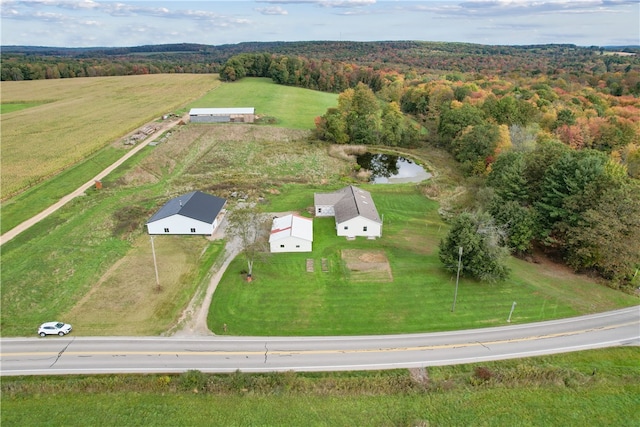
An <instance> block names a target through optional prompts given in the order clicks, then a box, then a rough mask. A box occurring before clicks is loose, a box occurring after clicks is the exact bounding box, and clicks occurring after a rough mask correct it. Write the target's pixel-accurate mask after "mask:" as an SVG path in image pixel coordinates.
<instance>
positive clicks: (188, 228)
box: [147, 215, 218, 235]
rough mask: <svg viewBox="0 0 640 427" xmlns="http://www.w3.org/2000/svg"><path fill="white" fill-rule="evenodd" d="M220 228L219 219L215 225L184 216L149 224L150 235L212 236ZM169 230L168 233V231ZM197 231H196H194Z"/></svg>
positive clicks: (174, 216) (170, 217)
mask: <svg viewBox="0 0 640 427" xmlns="http://www.w3.org/2000/svg"><path fill="white" fill-rule="evenodd" d="M217 226H218V219H217V218H216V219H215V220H214V221H213V224H207V223H206V222H202V221H198V220H196V219H193V218H188V217H185V216H182V215H172V216H169V217H166V218H162V219H159V220H158V221H154V222H151V223H148V224H147V230H148V232H149V234H203V235H211V234H213V230H215V229H216V227H217ZM167 230H168V231H167ZM194 230H195V231H194Z"/></svg>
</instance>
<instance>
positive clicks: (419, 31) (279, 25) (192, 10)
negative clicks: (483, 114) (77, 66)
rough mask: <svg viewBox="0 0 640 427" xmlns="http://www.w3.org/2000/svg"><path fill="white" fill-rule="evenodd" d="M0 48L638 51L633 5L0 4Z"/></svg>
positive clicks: (478, 1)
mask: <svg viewBox="0 0 640 427" xmlns="http://www.w3.org/2000/svg"><path fill="white" fill-rule="evenodd" d="M0 7H1V9H0V11H1V21H0V24H1V27H2V30H1V33H0V35H1V40H0V45H3V46H10V45H23V46H54V47H126V46H140V45H155V44H165V43H201V44H207V45H221V44H236V43H241V42H251V41H310V40H343V41H388V40H421V41H444V42H468V43H479V44H489V45H528V44H548V43H570V44H576V45H579V46H620V45H640V0H463V1H460V0H422V1H419V0H417V1H395V0H255V1H250V0H240V1H214V0H207V1H204V0H201V1H198V0H195V1H188V0H187V1H177V0H174V1H152V0H135V1H131V0H120V1H101V0H24V1H19V0H0Z"/></svg>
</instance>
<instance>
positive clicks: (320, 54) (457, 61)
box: [0, 41, 640, 80]
mask: <svg viewBox="0 0 640 427" xmlns="http://www.w3.org/2000/svg"><path fill="white" fill-rule="evenodd" d="M1 49H2V50H1V55H0V57H1V60H2V80H33V79H42V78H67V77H77V76H82V77H85V76H94V75H114V73H115V74H116V75H122V74H144V73H184V72H188V73H211V72H218V71H219V69H220V66H221V65H222V64H224V63H225V62H226V61H227V60H228V59H229V58H231V57H232V56H234V55H239V54H244V53H269V54H272V55H285V56H293V57H304V58H308V59H313V60H330V61H339V62H344V63H351V64H356V65H361V66H369V67H374V68H376V69H380V68H384V69H394V70H397V71H400V72H406V71H408V70H413V71H416V72H418V73H424V72H435V73H443V72H459V73H483V74H504V73H510V72H522V73H524V74H529V75H534V74H545V73H548V72H551V71H553V70H558V69H565V70H566V69H569V70H575V71H576V72H583V71H584V69H585V68H586V67H587V66H591V64H590V63H593V65H592V68H593V67H595V66H596V65H597V64H596V62H597V60H596V58H597V57H598V56H602V55H604V54H605V53H607V52H624V53H626V54H627V55H625V56H624V59H619V58H618V57H622V55H617V56H616V55H610V56H611V57H615V59H609V60H608V61H610V62H611V61H619V60H623V61H625V63H630V64H632V66H634V67H635V66H637V65H638V64H640V63H639V62H638V61H640V46H608V47H598V46H591V47H579V46H576V45H572V44H549V45H527V46H499V45H481V44H473V43H447V42H423V41H376V42H350V41H304V42H246V43H238V44H225V45H218V46H215V45H204V44H196V43H176V44H160V45H145V46H133V47H86V48H63V47H46V46H2V48H1ZM60 59H62V60H63V62H68V63H67V66H66V67H62V69H59V68H60V67H59V65H60ZM56 67H57V68H58V70H56ZM105 73H107V74H105Z"/></svg>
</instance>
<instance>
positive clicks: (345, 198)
mask: <svg viewBox="0 0 640 427" xmlns="http://www.w3.org/2000/svg"><path fill="white" fill-rule="evenodd" d="M314 202H315V204H316V205H333V206H334V211H335V217H336V223H338V224H341V223H343V222H345V221H348V220H350V219H353V218H356V217H358V216H361V217H363V218H367V219H369V220H371V221H374V222H377V223H380V224H382V220H381V219H380V216H379V215H378V210H377V209H376V205H375V203H373V198H372V197H371V193H369V192H368V191H366V190H362V189H360V188H358V187H355V186H353V185H350V186H348V187H344V188H341V189H340V190H337V191H335V192H333V193H316V194H315V195H314Z"/></svg>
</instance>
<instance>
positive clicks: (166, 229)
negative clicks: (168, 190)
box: [147, 191, 227, 235]
mask: <svg viewBox="0 0 640 427" xmlns="http://www.w3.org/2000/svg"><path fill="white" fill-rule="evenodd" d="M226 204H227V201H226V200H225V199H222V198H220V197H216V196H212V195H210V194H206V193H203V192H200V191H192V192H190V193H187V194H184V195H182V196H179V197H175V198H173V199H171V200H169V201H168V202H167V203H165V204H164V205H163V206H162V207H161V208H160V210H158V212H156V213H155V214H154V215H153V216H152V217H151V218H150V219H149V221H147V231H148V233H149V234H199V235H211V234H213V232H214V231H215V229H216V228H217V227H218V224H219V222H220V220H221V218H222V214H223V213H224V207H225V205H226Z"/></svg>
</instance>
